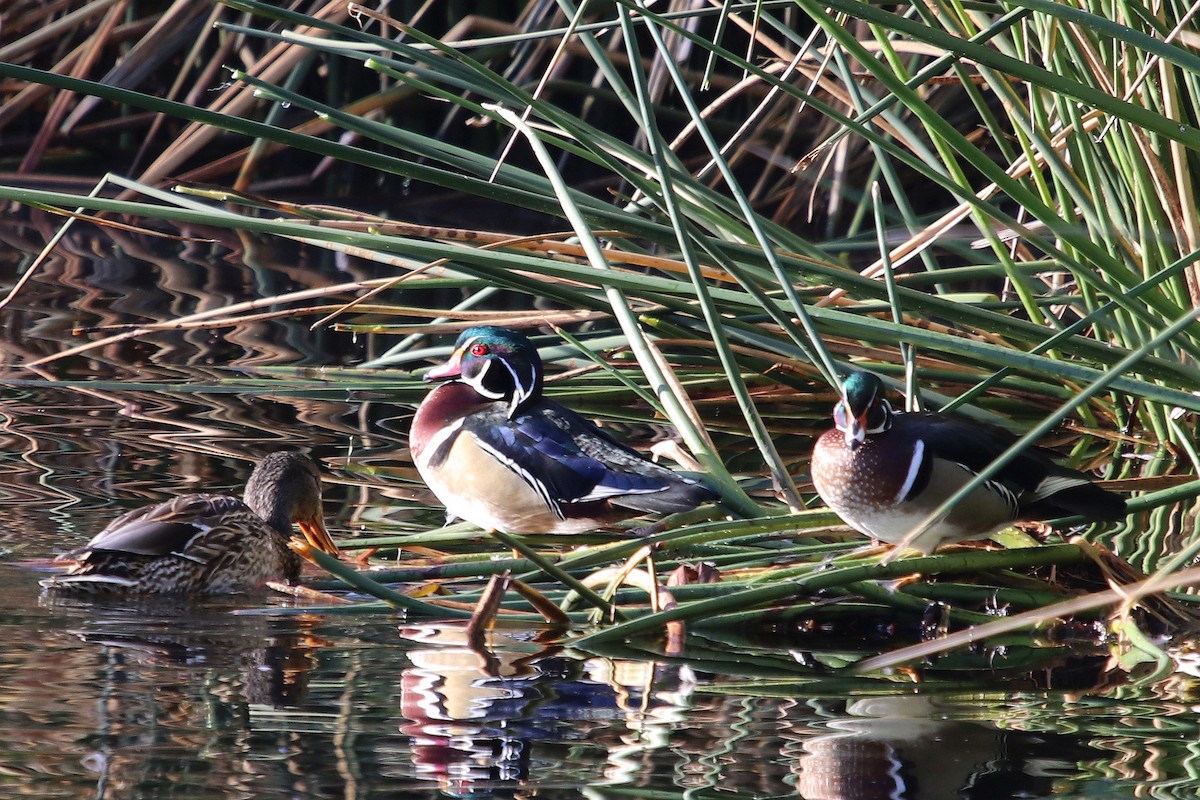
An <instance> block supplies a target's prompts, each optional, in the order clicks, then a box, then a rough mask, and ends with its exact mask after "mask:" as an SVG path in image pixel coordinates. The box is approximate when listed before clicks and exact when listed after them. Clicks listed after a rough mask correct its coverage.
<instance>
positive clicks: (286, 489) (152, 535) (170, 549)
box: [42, 453, 337, 595]
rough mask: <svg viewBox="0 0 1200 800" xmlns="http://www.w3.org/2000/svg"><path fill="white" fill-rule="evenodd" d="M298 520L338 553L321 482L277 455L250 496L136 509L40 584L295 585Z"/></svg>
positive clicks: (128, 587) (62, 587)
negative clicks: (284, 582)
mask: <svg viewBox="0 0 1200 800" xmlns="http://www.w3.org/2000/svg"><path fill="white" fill-rule="evenodd" d="M293 522H295V523H298V524H299V526H300V529H301V531H302V532H303V533H304V535H305V537H306V538H307V539H308V540H309V542H310V543H311V544H312V545H313V546H314V547H318V548H320V549H322V550H325V551H326V552H329V553H332V554H336V553H337V548H336V546H335V545H334V544H333V541H332V540H331V539H330V538H329V533H328V532H327V531H326V530H325V524H324V521H323V519H322V513H321V476H320V473H319V472H318V470H317V466H316V463H315V462H314V461H313V460H312V459H311V458H309V457H308V456H305V455H301V454H299V453H274V454H272V455H270V456H267V457H266V458H264V459H263V460H262V462H261V463H260V464H259V465H258V466H257V467H255V469H254V472H253V474H251V476H250V480H249V481H248V482H247V484H246V494H245V500H244V501H243V500H240V499H238V498H236V497H230V496H228V495H220V494H189V495H184V496H181V497H177V498H175V499H173V500H168V501H166V502H165V503H160V504H158V505H155V506H148V507H146V508H139V509H136V510H134V511H130V512H129V513H127V514H124V515H123V516H121V517H118V518H117V519H116V520H114V521H113V522H112V523H111V524H109V526H108V527H106V528H105V529H104V530H103V531H101V532H100V533H98V534H97V535H96V536H95V537H94V538H93V539H92V540H91V541H90V542H88V543H87V544H86V545H85V546H84V547H81V548H79V549H78V550H75V551H72V552H70V553H66V554H65V555H63V556H60V559H62V560H70V561H73V562H74V563H72V564H71V566H70V567H69V568H68V569H67V571H66V572H65V573H64V574H62V575H57V576H55V577H53V578H49V579H47V580H44V581H42V585H43V586H45V587H46V588H47V589H49V590H51V591H54V592H64V593H72V594H89V595H90V594H224V593H230V592H240V591H247V590H251V589H255V588H258V587H261V586H262V585H263V584H264V583H265V582H267V581H269V580H288V581H294V580H295V579H296V578H297V577H299V574H300V566H301V559H300V557H299V556H298V555H296V553H294V552H293V551H292V550H291V549H290V548H289V547H288V545H287V542H288V539H289V538H290V537H291V536H292V523H293Z"/></svg>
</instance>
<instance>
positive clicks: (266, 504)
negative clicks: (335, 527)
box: [244, 452, 338, 555]
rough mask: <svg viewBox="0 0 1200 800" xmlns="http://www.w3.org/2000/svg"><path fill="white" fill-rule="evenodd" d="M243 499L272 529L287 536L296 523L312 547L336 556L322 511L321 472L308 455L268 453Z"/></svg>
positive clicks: (259, 464) (253, 475) (252, 478)
mask: <svg viewBox="0 0 1200 800" xmlns="http://www.w3.org/2000/svg"><path fill="white" fill-rule="evenodd" d="M244 499H245V502H246V505H248V506H249V507H250V510H252V511H253V512H254V513H255V514H257V515H258V516H259V517H260V518H261V519H262V520H263V521H264V522H266V523H267V524H268V525H269V526H271V528H273V529H274V530H276V531H279V532H280V533H281V534H284V535H285V536H288V535H290V534H291V531H292V523H293V522H294V523H297V524H298V525H299V526H300V530H301V532H302V533H303V534H304V536H305V538H306V539H308V541H309V543H310V544H311V545H313V546H314V547H317V548H319V549H321V550H324V551H325V552H327V553H329V554H331V555H337V552H338V550H337V546H336V545H334V543H333V540H332V539H331V538H330V536H329V532H328V531H327V530H326V529H325V515H324V512H323V511H322V510H321V473H320V470H319V469H318V468H317V463H316V461H314V460H313V459H312V457H311V456H308V455H305V454H304V453H290V452H281V453H272V454H270V455H269V456H267V457H266V458H264V459H263V460H262V461H260V462H259V463H258V466H256V467H255V468H254V472H252V473H250V480H248V481H247V482H246V493H245V496H244Z"/></svg>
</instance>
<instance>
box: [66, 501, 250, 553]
mask: <svg viewBox="0 0 1200 800" xmlns="http://www.w3.org/2000/svg"><path fill="white" fill-rule="evenodd" d="M242 510H245V511H249V508H248V507H247V506H246V504H245V503H243V502H242V501H241V500H239V499H238V498H236V497H229V496H227V495H220V494H189V495H184V496H182V497H177V498H175V499H173V500H168V501H167V502H165V503H160V504H159V505H156V506H150V507H148V508H139V509H136V510H134V511H130V512H129V513H127V514H124V515H122V516H120V517H117V518H116V519H115V520H113V521H112V522H111V523H110V524H109V525H108V527H107V528H105V529H104V530H102V531H100V533H98V534H96V535H95V536H94V537H93V538H92V540H91V541H90V542H88V543H87V544H86V545H85V546H84V547H82V548H80V549H79V550H78V551H76V552H77V553H79V552H85V551H91V550H105V551H110V552H119V553H132V554H134V555H142V556H164V555H168V554H170V553H183V552H184V551H185V549H186V548H187V545H188V543H189V542H190V541H191V540H192V539H193V538H194V537H195V536H196V535H197V534H200V533H204V532H206V531H207V530H209V528H210V527H211V525H214V524H216V523H217V522H219V521H220V519H221V517H223V516H225V515H226V514H229V513H231V512H233V511H242Z"/></svg>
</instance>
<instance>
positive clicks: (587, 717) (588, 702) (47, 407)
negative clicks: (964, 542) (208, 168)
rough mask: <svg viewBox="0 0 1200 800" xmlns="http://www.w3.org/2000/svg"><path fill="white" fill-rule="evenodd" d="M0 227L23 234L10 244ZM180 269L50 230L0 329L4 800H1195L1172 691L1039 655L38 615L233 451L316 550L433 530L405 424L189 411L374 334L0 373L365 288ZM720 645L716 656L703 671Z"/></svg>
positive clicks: (125, 245)
mask: <svg viewBox="0 0 1200 800" xmlns="http://www.w3.org/2000/svg"><path fill="white" fill-rule="evenodd" d="M3 235H4V237H5V241H16V242H18V243H21V242H24V243H31V242H33V241H34V240H36V239H38V238H39V235H40V234H39V231H38V230H37V229H31V228H28V227H21V226H19V225H12V226H10V227H5V228H3ZM172 247H173V248H174V249H173V251H171V252H164V251H165V250H167V248H165V247H164V246H163V245H161V244H160V243H155V242H147V241H145V240H142V239H138V238H133V237H125V238H121V236H120V235H119V234H109V235H107V236H101V237H98V238H88V239H84V238H78V239H68V242H67V244H66V245H65V247H64V251H63V254H62V255H60V256H58V257H56V258H54V259H52V260H51V261H50V262H49V263H48V264H47V265H46V266H45V267H44V268H43V269H42V270H41V271H40V272H39V273H38V275H37V277H36V278H35V279H34V280H33V281H32V282H31V283H30V284H29V286H27V287H26V288H25V289H24V290H22V292H21V293H20V294H19V295H18V296H17V298H16V299H15V300H14V301H13V302H12V303H10V304H9V305H8V306H7V307H6V308H4V309H2V310H0V330H2V331H3V335H4V348H5V354H6V357H5V361H6V363H7V364H9V365H10V369H9V371H8V372H7V373H6V377H7V380H6V382H4V383H3V384H2V385H0V390H2V394H0V415H2V416H0V444H2V447H0V548H3V552H4V556H5V557H4V560H3V562H2V563H0V581H3V586H4V593H3V597H4V604H3V608H2V610H0V626H2V630H0V636H2V637H3V642H4V647H3V648H0V726H2V729H3V730H4V731H6V732H7V735H6V737H5V738H4V740H3V741H0V793H2V794H3V795H4V796H11V797H18V796H27V797H44V798H53V797H64V798H84V797H94V798H112V799H114V800H115V799H117V798H120V799H121V800H126V799H128V798H163V797H171V798H185V799H190V798H214V797H229V798H241V797H245V798H261V799H264V800H265V799H271V798H302V799H308V798H382V797H388V798H390V797H407V796H416V797H425V796H444V795H453V796H462V795H478V796H501V797H504V796H517V795H520V796H522V797H532V796H539V797H579V796H586V797H614V798H615V797H634V796H635V797H654V798H669V797H684V796H688V797H699V798H712V797H717V796H744V797H756V798H761V797H793V796H794V797H803V798H808V799H810V800H815V799H817V798H889V797H897V798H899V797H903V798H935V799H937V800H945V799H946V798H954V797H966V798H994V797H1028V798H1041V797H1046V798H1049V797H1112V798H1127V797H1128V798H1133V797H1146V796H1154V797H1194V796H1196V794H1197V792H1198V791H1200V777H1197V776H1198V775H1200V763H1198V762H1197V758H1198V756H1197V753H1198V752H1200V737H1198V735H1197V714H1196V699H1195V698H1196V697H1197V696H1200V689H1198V687H1197V684H1196V681H1195V679H1194V678H1193V677H1192V676H1191V675H1189V674H1187V673H1184V672H1179V673H1177V674H1175V675H1173V676H1171V677H1170V678H1168V679H1166V680H1160V681H1158V682H1156V683H1152V684H1150V685H1135V684H1133V683H1130V682H1128V681H1126V680H1125V679H1124V678H1122V677H1121V676H1119V675H1118V674H1116V673H1109V672H1106V670H1105V663H1104V657H1103V654H1099V655H1096V654H1076V655H1074V656H1070V657H1068V656H1067V655H1065V654H1061V653H1058V652H1057V651H1053V652H1052V653H1051V654H1050V655H1049V658H1048V660H1046V661H1044V662H1043V663H1040V664H1039V665H1038V666H1037V667H1036V668H1029V669H1026V670H1024V671H1023V672H1018V671H1015V670H1012V669H1008V668H1002V664H1003V663H1004V655H1003V654H991V655H989V656H987V657H984V656H982V655H981V656H979V657H978V658H976V660H974V661H969V660H968V661H966V662H964V665H963V666H961V667H960V668H959V669H958V671H957V672H954V673H952V674H940V675H937V676H934V675H925V676H921V675H918V674H912V675H908V674H904V673H898V674H897V675H895V676H892V677H890V678H888V679H886V680H879V679H851V678H846V677H844V676H842V675H841V674H840V673H839V672H838V671H837V670H836V669H835V667H836V666H837V665H838V664H839V663H840V662H839V658H840V657H841V654H839V652H838V649H837V647H835V646H834V643H832V642H822V641H820V639H819V637H818V638H816V639H814V637H812V636H811V635H810V636H807V637H801V636H799V635H797V636H790V635H788V632H787V631H782V632H775V633H772V634H769V635H754V634H753V632H744V633H745V634H746V635H745V636H743V637H741V638H732V637H730V638H724V639H720V638H719V637H718V638H717V639H704V640H701V639H700V637H699V636H698V637H697V638H696V639H693V640H692V642H690V644H689V650H688V652H687V653H686V654H685V656H684V657H683V658H675V659H668V658H665V657H661V656H655V655H653V654H652V653H650V652H649V651H647V650H633V649H630V650H623V651H620V652H618V653H614V654H594V653H581V652H574V651H572V650H570V649H567V648H563V647H561V646H559V645H556V644H554V643H552V642H550V643H547V642H545V641H543V639H545V635H544V632H541V631H536V630H505V631H500V632H497V633H496V634H495V635H494V636H493V638H492V640H491V649H490V650H487V651H483V652H480V651H476V650H472V649H470V648H468V647H466V646H465V644H464V637H463V634H462V630H461V627H460V626H458V625H453V624H436V623H421V624H417V623H415V622H413V621H411V620H407V619H405V618H404V617H403V616H401V615H398V614H394V613H373V614H367V613H353V614H337V613H332V612H330V611H328V610H320V611H306V610H305V608H304V607H303V606H302V605H299V604H298V601H296V600H293V599H290V598H285V597H282V596H274V595H261V596H240V597H234V598H225V599H220V600H213V601H204V602H193V603H185V602H178V601H145V602H129V601H125V602H121V601H106V602H74V601H64V600H52V599H49V598H46V597H44V596H43V595H42V594H41V592H40V590H39V587H38V584H37V581H38V579H39V578H41V577H43V576H44V574H45V570H46V569H48V568H49V566H48V565H47V563H46V560H47V559H49V558H50V557H52V556H53V555H54V554H56V553H59V552H62V551H64V550H67V549H70V548H72V547H76V546H78V545H80V544H82V543H83V542H85V541H86V540H87V539H88V538H89V537H90V536H91V535H93V534H94V533H96V532H97V531H98V530H100V529H101V528H102V527H103V526H104V525H105V524H106V522H107V521H108V520H109V519H111V518H112V517H114V516H115V515H117V514H118V513H120V512H122V511H124V510H126V509H128V508H131V507H134V506H137V505H142V504H145V503H148V502H156V501H159V500H162V499H164V498H166V497H169V496H171V495H173V494H177V493H180V492H185V491H195V490H198V489H200V488H205V489H214V490H231V491H237V490H238V487H240V486H241V484H242V482H243V481H244V480H245V477H246V476H247V474H248V473H249V469H250V465H251V463H252V461H253V460H254V459H255V458H257V457H260V456H261V455H262V454H264V453H266V452H270V451H271V450H274V449H279V448H280V447H305V448H311V449H312V450H313V451H314V453H315V454H316V455H317V456H318V457H319V458H321V459H322V461H323V464H324V466H325V470H326V475H327V483H326V490H327V493H326V511H327V514H328V516H329V519H330V524H331V528H332V529H333V530H334V532H335V534H336V535H338V536H339V537H343V538H348V537H352V536H354V535H357V534H358V533H360V532H362V531H371V530H374V529H376V528H386V529H394V527H395V526H404V525H409V526H413V525H417V526H419V525H436V524H437V523H438V520H439V515H438V513H437V512H436V510H434V509H433V506H432V503H431V500H430V498H429V497H428V494H427V493H426V492H425V491H424V489H423V488H422V487H421V486H420V484H419V483H418V482H416V481H415V476H414V474H413V471H412V468H411V464H409V463H408V462H407V460H406V459H407V455H406V451H405V449H404V447H405V431H406V429H407V420H408V418H409V415H410V414H411V410H412V409H411V406H408V405H405V404H403V403H395V404H393V403H389V402H386V400H383V399H380V398H379V397H378V396H369V395H358V394H355V393H347V392H341V393H337V392H334V393H325V394H321V395H319V396H314V395H311V394H308V395H306V394H304V393H296V392H290V391H284V390H282V389H281V390H278V391H272V390H270V389H260V390H257V391H252V392H251V391H245V392H229V391H213V390H214V389H220V388H221V387H222V386H223V385H225V384H224V383H223V381H225V380H227V379H228V378H229V377H230V375H231V374H238V375H243V376H253V375H256V374H260V373H258V372H256V370H262V369H263V368H267V367H271V366H274V365H288V366H293V365H306V366H313V367H320V366H331V365H344V364H353V363H357V362H359V361H362V360H363V359H365V358H367V357H369V356H371V355H374V354H376V353H377V352H378V351H379V349H380V348H381V347H383V346H385V345H386V342H381V341H376V340H374V339H372V338H371V337H362V338H359V339H355V338H353V337H351V336H349V335H346V334H339V333H336V332H332V331H329V330H321V331H318V332H311V331H309V330H308V325H307V323H306V322H305V321H298V320H285V321H271V322H262V323H254V324H248V325H245V326H241V327H238V328H236V329H232V330H225V331H219V332H213V331H183V332H162V333H154V334H151V335H147V336H144V337H139V338H137V339H135V340H131V341H127V342H122V343H119V344H114V345H112V346H108V347H105V348H103V349H101V350H97V351H94V352H91V353H88V354H86V355H85V356H80V357H76V358H72V359H69V360H67V361H64V362H59V363H57V364H54V365H52V366H50V367H48V368H47V370H46V371H45V372H44V373H41V374H37V373H31V372H29V371H27V370H17V369H12V368H11V365H13V364H23V363H27V362H29V361H30V360H32V359H35V358H39V357H42V356H45V355H49V354H51V353H56V352H59V351H61V350H63V349H66V348H68V347H72V346H74V345H77V344H79V343H80V342H81V341H84V340H86V339H87V338H88V337H90V336H95V335H96V334H87V335H85V336H82V337H81V336H79V335H76V333H75V332H76V331H77V330H79V329H91V328H94V327H97V326H111V325H125V324H144V323H146V322H153V321H159V320H167V319H171V318H174V317H176V316H178V315H180V314H186V313H191V312H193V311H196V310H200V309H203V308H211V307H217V306H220V305H222V304H228V303H231V302H236V301H239V300H242V299H246V298H247V297H249V296H259V295H266V294H272V293H275V292H280V291H284V290H286V289H288V288H302V287H306V286H321V285H326V284H327V283H330V282H333V281H335V280H337V281H340V280H343V279H344V278H345V277H346V276H347V275H361V276H363V277H367V276H372V275H374V274H376V272H375V269H376V268H374V267H372V266H370V265H364V264H361V263H357V262H354V261H352V260H343V261H334V260H333V259H332V257H331V256H329V255H328V254H324V253H313V252H303V253H286V254H284V255H282V256H280V255H279V254H277V253H275V252H274V250H273V249H272V248H271V247H268V246H265V245H263V244H262V243H252V242H251V243H247V242H224V243H217V244H211V243H209V244H192V245H189V246H187V247H185V248H184V250H183V252H182V253H181V252H179V250H178V246H177V245H173V246H172ZM23 259H24V257H23V256H20V254H19V250H18V249H14V250H12V251H11V252H10V255H9V257H8V259H7V261H6V262H5V263H4V264H0V267H3V268H4V270H5V271H4V272H3V273H2V274H0V284H3V285H0V289H4V290H5V291H6V290H7V289H6V287H7V286H11V285H12V284H13V282H14V281H15V279H16V275H17V270H18V268H19V267H20V266H21V265H22V264H23V263H24V261H23ZM51 379H55V380H51ZM62 380H77V381H86V382H87V385H84V384H82V383H81V384H78V385H69V386H66V385H62V384H61V383H60V381H62ZM56 381H59V382H56ZM379 467H385V468H386V469H383V470H381V471H380V470H378V469H377V468H379ZM717 650H720V651H721V652H722V653H724V660H722V661H717V660H714V659H711V658H706V657H705V656H704V654H705V653H707V652H710V651H711V652H715V651H717ZM764 665H767V666H769V667H770V670H769V674H771V675H773V676H774V677H773V678H772V679H771V680H767V679H764V678H763V677H762V676H763V675H764V674H767V672H765V671H764V670H765V667H764ZM921 677H924V678H926V680H925V681H924V682H919V681H918V678H921ZM934 678H936V679H934Z"/></svg>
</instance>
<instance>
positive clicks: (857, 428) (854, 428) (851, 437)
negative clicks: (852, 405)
mask: <svg viewBox="0 0 1200 800" xmlns="http://www.w3.org/2000/svg"><path fill="white" fill-rule="evenodd" d="M842 432H843V433H844V434H845V436H846V446H847V447H849V448H850V449H851V450H853V449H854V448H856V447H858V446H859V445H860V444H862V443H863V442H865V441H866V439H867V412H866V411H864V412H863V413H862V415H861V416H858V417H854V416H852V417H851V418H850V424H849V425H848V426H847V427H846V428H845V429H844V430H843V431H842Z"/></svg>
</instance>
